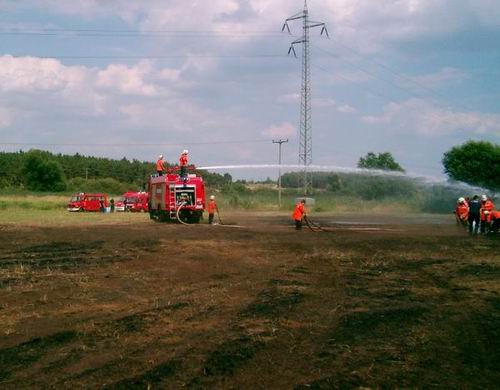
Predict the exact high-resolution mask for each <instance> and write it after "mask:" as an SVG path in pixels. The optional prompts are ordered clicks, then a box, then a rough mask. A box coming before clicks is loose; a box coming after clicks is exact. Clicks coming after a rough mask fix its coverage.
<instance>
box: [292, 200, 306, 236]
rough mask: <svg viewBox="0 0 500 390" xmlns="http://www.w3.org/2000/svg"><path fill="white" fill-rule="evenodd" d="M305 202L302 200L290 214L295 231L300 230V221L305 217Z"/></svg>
mask: <svg viewBox="0 0 500 390" xmlns="http://www.w3.org/2000/svg"><path fill="white" fill-rule="evenodd" d="M305 205H306V200H305V199H302V200H301V201H300V202H299V203H297V205H296V206H295V210H294V212H293V214H292V218H293V220H294V221H295V229H296V230H300V229H302V220H303V219H304V217H305V215H306V207H305Z"/></svg>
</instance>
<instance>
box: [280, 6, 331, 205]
mask: <svg viewBox="0 0 500 390" xmlns="http://www.w3.org/2000/svg"><path fill="white" fill-rule="evenodd" d="M298 19H302V22H303V23H302V37H301V38H299V39H297V40H295V41H293V42H292V44H291V45H290V49H289V50H288V54H290V53H293V54H294V56H295V57H297V53H296V51H295V45H297V44H302V88H301V98H300V142H299V164H300V165H303V166H304V171H303V174H302V179H301V183H300V184H301V187H303V189H304V195H307V194H310V193H311V192H312V175H311V172H309V166H310V165H311V164H312V126H311V117H312V115H311V66H310V59H311V46H310V41H309V30H310V29H311V28H314V27H321V35H323V33H325V34H326V36H328V30H327V29H326V25H325V23H322V22H313V21H310V20H309V10H308V8H307V0H304V10H303V11H302V12H299V13H298V14H296V15H294V16H291V17H290V18H288V19H286V20H285V24H284V25H283V28H282V31H284V30H285V28H286V29H287V30H288V32H290V27H289V25H288V22H289V21H292V20H298Z"/></svg>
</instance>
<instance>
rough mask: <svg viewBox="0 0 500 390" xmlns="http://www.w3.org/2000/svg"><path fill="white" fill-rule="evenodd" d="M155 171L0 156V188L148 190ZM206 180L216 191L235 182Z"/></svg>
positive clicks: (99, 161)
mask: <svg viewBox="0 0 500 390" xmlns="http://www.w3.org/2000/svg"><path fill="white" fill-rule="evenodd" d="M167 165H168V164H167ZM154 169H155V164H154V163H152V162H147V161H139V160H136V159H133V160H128V159H127V158H122V159H121V160H114V159H110V158H104V157H93V156H83V155H81V154H79V153H77V154H75V155H63V154H53V153H50V152H47V151H42V150H30V151H28V152H24V151H19V152H14V153H7V152H0V188H1V189H6V188H12V189H26V190H30V191H54V192H59V191H66V190H68V191H69V190H83V189H84V188H85V187H86V188H90V189H94V190H99V188H101V189H100V190H99V191H108V192H121V191H122V190H124V191H126V190H128V189H146V188H147V183H148V180H149V176H150V175H151V174H152V173H153V172H154ZM203 177H204V179H205V181H206V182H207V184H208V185H212V186H214V187H219V186H223V185H225V184H227V183H231V182H232V177H231V175H229V174H225V175H220V174H217V173H208V172H203Z"/></svg>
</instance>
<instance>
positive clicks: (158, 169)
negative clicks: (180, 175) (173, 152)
mask: <svg viewBox="0 0 500 390" xmlns="http://www.w3.org/2000/svg"><path fill="white" fill-rule="evenodd" d="M156 174H157V175H158V176H163V175H164V174H165V165H164V164H163V154H160V155H159V156H158V160H157V161H156Z"/></svg>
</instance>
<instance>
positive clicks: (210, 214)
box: [207, 195, 219, 225]
mask: <svg viewBox="0 0 500 390" xmlns="http://www.w3.org/2000/svg"><path fill="white" fill-rule="evenodd" d="M207 210H208V223H209V224H210V225H212V224H213V223H214V216H215V212H216V211H219V208H218V207H217V203H215V196H214V195H211V196H210V200H209V201H208V207H207Z"/></svg>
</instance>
